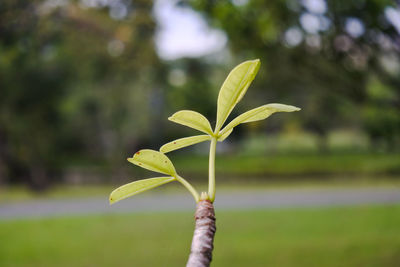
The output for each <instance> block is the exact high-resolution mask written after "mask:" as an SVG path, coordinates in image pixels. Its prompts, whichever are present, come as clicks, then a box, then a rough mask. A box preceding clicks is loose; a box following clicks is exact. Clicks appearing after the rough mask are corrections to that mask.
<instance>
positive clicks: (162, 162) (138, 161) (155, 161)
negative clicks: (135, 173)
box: [128, 149, 176, 176]
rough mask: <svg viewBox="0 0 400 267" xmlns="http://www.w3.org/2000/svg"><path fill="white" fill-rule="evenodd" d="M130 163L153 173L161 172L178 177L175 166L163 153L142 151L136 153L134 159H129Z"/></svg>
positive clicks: (148, 150)
mask: <svg viewBox="0 0 400 267" xmlns="http://www.w3.org/2000/svg"><path fill="white" fill-rule="evenodd" d="M128 161H129V162H131V163H133V164H135V165H137V166H139V167H142V168H145V169H148V170H151V171H155V172H160V173H164V174H168V175H171V176H175V175H176V171H175V168H174V165H173V164H172V162H171V161H170V160H169V158H168V157H167V156H165V155H164V154H163V153H161V152H158V151H155V150H151V149H142V150H140V151H138V152H136V153H135V155H133V157H132V158H128Z"/></svg>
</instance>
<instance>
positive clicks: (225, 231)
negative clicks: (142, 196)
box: [0, 205, 400, 267]
mask: <svg viewBox="0 0 400 267" xmlns="http://www.w3.org/2000/svg"><path fill="white" fill-rule="evenodd" d="M217 227H218V230H217V235H216V241H215V253H214V261H213V266H214V267H216V266H399V262H400V206H398V205H394V206H360V207H335V208H328V209H322V208H321V209H319V208H318V209H282V210H264V211H236V212H233V211H230V212H227V211H221V212H218V210H217ZM192 231H193V219H192V214H191V213H187V212H182V213H168V214H167V213H157V214H146V213H142V214H135V215H104V216H87V217H66V218H46V219H35V220H33V219H30V220H17V221H2V222H0V240H1V243H0V266H4V267H6V266H139V267H142V266H143V267H145V266H184V265H185V261H186V258H187V255H188V252H189V245H190V242H191V235H192Z"/></svg>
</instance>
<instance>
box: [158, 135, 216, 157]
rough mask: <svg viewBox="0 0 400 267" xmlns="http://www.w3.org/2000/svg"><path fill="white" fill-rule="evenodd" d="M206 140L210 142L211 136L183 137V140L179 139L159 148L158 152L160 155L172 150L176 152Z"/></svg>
mask: <svg viewBox="0 0 400 267" xmlns="http://www.w3.org/2000/svg"><path fill="white" fill-rule="evenodd" d="M207 140H211V136H209V135H196V136H190V137H185V138H180V139H177V140H175V141H172V142H169V143H167V144H165V145H163V146H162V147H161V148H160V151H161V152H162V153H168V152H171V151H173V150H177V149H180V148H183V147H187V146H191V145H194V144H197V143H201V142H204V141H207Z"/></svg>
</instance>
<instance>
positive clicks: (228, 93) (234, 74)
mask: <svg viewBox="0 0 400 267" xmlns="http://www.w3.org/2000/svg"><path fill="white" fill-rule="evenodd" d="M259 68H260V60H259V59H256V60H249V61H245V62H243V63H241V64H240V65H238V66H236V67H235V68H234V69H233V70H232V71H231V72H230V73H229V75H228V77H227V78H226V80H225V81H224V83H223V84H222V87H221V90H220V91H219V95H218V105H217V123H216V126H215V130H216V131H215V132H216V133H218V132H219V130H220V129H221V127H222V125H223V124H224V122H225V121H226V119H227V118H228V116H229V114H230V113H231V111H232V109H233V108H234V107H235V105H236V104H237V103H238V102H239V101H240V100H241V99H242V98H243V96H244V94H245V93H246V91H247V88H249V86H250V84H251V82H252V81H253V79H254V77H255V76H256V74H257V72H258V69H259Z"/></svg>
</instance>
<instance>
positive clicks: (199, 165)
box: [171, 153, 400, 176]
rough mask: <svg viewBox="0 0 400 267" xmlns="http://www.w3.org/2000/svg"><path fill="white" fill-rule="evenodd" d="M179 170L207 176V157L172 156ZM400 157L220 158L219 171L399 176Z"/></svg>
mask: <svg viewBox="0 0 400 267" xmlns="http://www.w3.org/2000/svg"><path fill="white" fill-rule="evenodd" d="M171 158H172V159H173V162H174V164H175V165H176V166H177V169H178V170H180V171H181V172H187V173H207V168H208V158H207V156H183V155H177V156H176V157H175V158H174V157H173V156H171ZM399 166H400V155H399V154H398V153H397V154H396V153H394V154H379V153H376V154H374V153H361V154H351V153H332V154H318V153H309V154H278V155H271V156H244V155H243V156H236V155H234V156H233V155H232V156H229V155H217V158H216V171H217V173H220V174H225V175H231V176H241V175H247V176H248V175H284V176H309V175H325V174H328V175H343V174H351V175H372V176H375V175H398V174H400V167H399Z"/></svg>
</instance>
